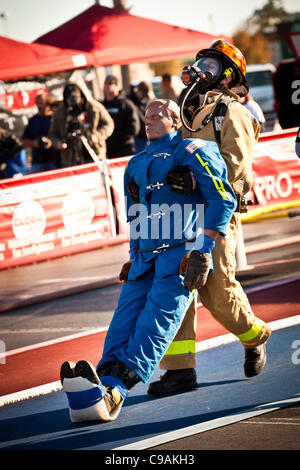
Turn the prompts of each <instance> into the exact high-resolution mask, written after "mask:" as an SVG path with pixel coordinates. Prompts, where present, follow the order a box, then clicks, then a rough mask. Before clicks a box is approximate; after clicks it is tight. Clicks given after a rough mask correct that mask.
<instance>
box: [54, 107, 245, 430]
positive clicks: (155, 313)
mask: <svg viewBox="0 0 300 470" xmlns="http://www.w3.org/2000/svg"><path fill="white" fill-rule="evenodd" d="M145 121H146V133H147V138H148V140H149V145H148V146H147V148H146V149H145V150H143V151H142V152H140V153H139V154H137V155H136V156H134V157H133V158H132V159H131V160H130V161H129V163H128V166H127V169H126V171H125V176H124V189H125V197H126V198H127V207H126V209H127V219H128V221H129V222H130V260H129V261H128V262H127V263H125V265H124V266H123V268H122V270H121V273H120V278H121V279H122V280H123V281H125V282H124V285H123V288H122V291H121V294H120V297H119V302H118V306H117V309H116V311H115V313H114V316H113V319H112V321H111V324H110V326H109V329H108V332H107V335H106V339H105V344H104V349H103V355H102V359H101V360H100V361H99V363H98V366H97V368H94V367H93V366H92V365H91V364H90V363H89V362H87V361H84V360H82V361H79V362H77V364H74V363H71V362H68V361H66V362H64V363H63V364H62V366H61V381H62V384H63V388H64V391H65V392H66V394H67V397H68V400H69V408H70V417H71V420H72V421H73V422H81V421H90V420H100V421H110V420H113V419H116V417H117V416H118V414H119V412H120V409H121V407H122V404H123V402H124V400H125V398H126V396H127V394H128V391H129V390H130V389H131V388H132V387H133V386H134V385H136V384H137V383H138V382H139V381H141V380H142V381H143V382H146V381H148V380H149V378H150V377H151V375H152V373H153V371H154V368H155V367H156V366H157V364H158V363H159V361H160V360H161V358H162V357H163V354H164V352H165V351H166V349H167V348H168V346H169V344H170V343H171V341H172V339H173V338H174V336H175V334H176V331H177V330H178V328H179V326H180V323H181V320H182V318H183V316H184V314H185V312H186V310H187V309H188V308H189V306H190V304H191V302H193V299H194V297H195V292H196V291H195V289H196V288H200V287H201V286H203V285H205V283H206V282H207V278H208V276H210V275H211V274H210V272H211V270H212V269H213V266H212V262H211V256H210V253H211V250H212V248H213V246H214V244H215V239H217V238H218V237H219V236H222V237H224V236H225V234H226V230H227V227H228V223H229V221H230V219H231V217H232V214H233V212H234V210H235V207H236V200H235V196H234V192H233V190H232V188H231V186H230V184H229V182H228V180H227V172H226V166H225V163H224V161H223V159H222V157H221V155H220V153H219V150H218V147H217V145H216V144H215V143H214V142H205V141H203V140H200V139H182V135H181V131H177V129H178V128H179V127H180V125H181V123H180V117H179V107H178V106H177V104H176V103H175V102H173V101H170V100H164V99H160V100H154V101H152V102H151V103H149V104H148V106H147V108H146V114H145ZM183 164H184V165H185V166H187V167H188V168H190V170H191V171H192V172H193V175H194V178H195V181H196V183H197V186H198V188H201V189H200V190H199V189H198V190H197V191H192V192H190V193H188V194H186V195H183V194H179V193H176V192H174V191H172V190H171V188H170V187H169V185H168V184H167V183H166V176H167V173H168V171H169V170H170V169H171V168H173V167H174V166H177V165H179V166H180V165H183ZM130 184H131V185H135V187H136V188H138V194H137V196H138V197H137V198H135V199H132V197H131V193H130V192H129V191H128V186H129V185H130ZM136 201H138V202H136ZM185 206H188V208H187V209H188V213H187V214H185ZM173 211H174V212H173ZM201 213H202V215H203V223H202V218H201ZM186 215H188V217H187V218H186ZM219 234H220V235H219ZM157 299H159V302H158V301H157Z"/></svg>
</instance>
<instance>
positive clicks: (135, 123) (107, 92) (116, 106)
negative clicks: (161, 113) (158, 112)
mask: <svg viewBox="0 0 300 470" xmlns="http://www.w3.org/2000/svg"><path fill="white" fill-rule="evenodd" d="M104 97H105V99H104V101H103V102H102V103H103V105H104V106H105V108H106V109H107V111H108V112H109V114H110V115H111V117H112V119H113V120H114V124H115V129H114V132H113V133H112V135H111V136H110V137H109V138H108V139H107V141H106V144H107V157H108V158H114V157H124V156H128V155H133V154H135V153H136V149H135V137H136V136H137V135H138V133H139V131H140V120H139V116H138V112H137V109H136V106H135V105H134V103H133V102H132V101H130V100H129V99H128V98H127V97H126V95H125V93H124V91H122V90H119V87H118V79H117V77H115V76H114V75H108V76H107V77H106V79H105V82H104Z"/></svg>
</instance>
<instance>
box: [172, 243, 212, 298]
mask: <svg viewBox="0 0 300 470" xmlns="http://www.w3.org/2000/svg"><path fill="white" fill-rule="evenodd" d="M209 269H210V254H209V253H202V252H200V251H196V250H193V251H190V252H189V253H187V254H186V255H184V257H183V258H182V260H181V263H180V267H179V274H184V273H185V276H184V285H185V287H186V288H187V289H189V290H193V289H200V287H202V286H204V285H205V283H206V281H207V276H208V273H209Z"/></svg>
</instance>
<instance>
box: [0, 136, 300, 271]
mask: <svg viewBox="0 0 300 470" xmlns="http://www.w3.org/2000/svg"><path fill="white" fill-rule="evenodd" d="M296 131H297V129H293V130H290V131H282V132H280V133H278V134H275V133H270V134H263V135H262V137H261V138H260V140H259V143H258V145H257V149H256V154H255V158H254V163H253V171H254V185H253V192H254V194H253V195H252V196H253V197H252V198H253V199H254V200H255V201H256V204H255V205H254V206H250V207H249V214H251V212H252V211H253V210H255V209H258V208H263V207H270V206H273V205H274V206H276V205H278V203H282V204H284V203H288V202H291V201H300V159H299V158H298V157H297V155H296V154H295V138H296ZM129 159H130V157H126V158H118V159H114V160H110V161H109V162H108V164H109V167H110V172H111V179H112V185H113V197H114V204H115V207H116V213H117V221H118V231H119V233H118V235H117V236H116V237H115V238H113V237H112V236H111V232H110V223H109V217H108V204H107V198H106V192H105V187H104V183H103V179H102V175H101V173H100V171H99V169H98V167H97V166H96V165H94V164H88V165H80V166H77V167H72V168H67V169H62V170H56V171H48V172H44V173H37V174H34V175H30V176H24V177H23V178H20V179H14V178H10V179H6V180H0V269H4V268H8V267H11V266H17V265H21V264H27V263H32V262H35V261H41V260H45V259H50V258H55V257H59V256H65V255H70V254H73V253H78V252H81V251H87V250H91V249H95V248H99V247H101V246H107V245H110V244H115V243H122V242H124V241H127V240H128V226H127V223H126V216H125V201H124V195H123V175H124V168H125V165H126V164H127V162H128V160H129Z"/></svg>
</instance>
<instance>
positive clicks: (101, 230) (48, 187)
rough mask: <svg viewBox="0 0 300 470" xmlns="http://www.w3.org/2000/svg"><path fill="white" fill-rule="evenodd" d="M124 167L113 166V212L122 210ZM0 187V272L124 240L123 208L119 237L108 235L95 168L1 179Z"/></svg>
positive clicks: (105, 208)
mask: <svg viewBox="0 0 300 470" xmlns="http://www.w3.org/2000/svg"><path fill="white" fill-rule="evenodd" d="M118 160H119V159H118ZM122 160H124V159H122ZM124 165H125V162H124V161H122V166H121V167H120V163H119V162H118V161H116V162H115V163H114V165H112V179H113V181H114V185H115V187H116V188H120V193H119V191H114V199H115V204H116V207H117V211H118V210H119V209H120V208H121V207H123V205H124V200H123V198H122V197H120V194H122V193H123V189H122V188H123V171H124ZM120 168H122V170H121V171H120ZM0 188H1V191H0V268H2V269H3V268H7V267H10V266H16V265H21V264H26V263H32V262H35V261H40V260H44V259H50V258H54V257H58V256H65V255H69V254H72V253H77V252H80V251H86V250H90V249H94V248H98V247H101V246H106V245H109V244H114V243H120V242H122V241H124V240H128V234H127V224H126V223H125V221H124V214H123V213H124V210H123V209H122V212H123V213H122V212H120V214H119V213H118V214H117V215H118V222H119V234H118V235H117V237H116V238H112V236H111V232H110V223H109V218H108V205H107V199H106V193H105V188H104V184H103V180H102V175H101V173H100V171H99V169H98V167H97V166H96V165H94V164H88V165H80V166H77V167H73V168H71V169H63V170H56V171H48V172H44V173H37V174H35V175H31V176H26V177H23V178H21V179H13V178H10V179H7V180H2V181H0Z"/></svg>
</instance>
